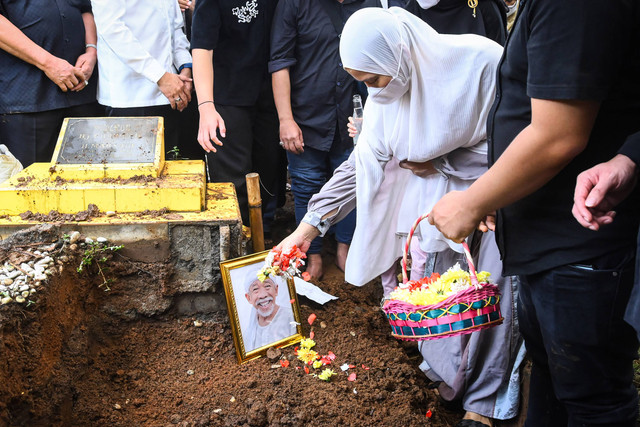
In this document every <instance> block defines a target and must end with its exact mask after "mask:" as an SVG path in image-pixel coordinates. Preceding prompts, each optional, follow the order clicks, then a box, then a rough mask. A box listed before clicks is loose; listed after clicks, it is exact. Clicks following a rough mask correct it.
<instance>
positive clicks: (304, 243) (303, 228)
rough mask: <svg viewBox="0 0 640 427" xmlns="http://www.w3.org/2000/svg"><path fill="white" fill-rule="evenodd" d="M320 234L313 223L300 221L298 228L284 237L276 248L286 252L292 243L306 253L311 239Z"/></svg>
mask: <svg viewBox="0 0 640 427" xmlns="http://www.w3.org/2000/svg"><path fill="white" fill-rule="evenodd" d="M319 235H320V231H318V229H317V228H315V227H314V226H313V225H310V224H307V223H306V222H301V223H300V225H298V228H296V229H295V231H294V232H293V233H291V234H290V235H288V236H287V237H285V238H284V239H283V240H282V241H281V242H280V243H278V245H277V246H276V249H279V250H281V251H283V252H288V251H289V250H290V249H291V248H292V247H293V246H294V245H295V246H297V247H298V249H300V250H301V251H302V252H304V253H306V252H307V251H308V250H309V246H310V245H311V241H312V240H313V239H315V238H316V237H318V236H319Z"/></svg>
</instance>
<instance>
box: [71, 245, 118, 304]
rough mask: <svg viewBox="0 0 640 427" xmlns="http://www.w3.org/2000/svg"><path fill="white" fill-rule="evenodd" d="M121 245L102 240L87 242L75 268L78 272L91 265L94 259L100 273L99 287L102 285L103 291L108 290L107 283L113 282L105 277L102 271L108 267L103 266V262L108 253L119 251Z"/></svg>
mask: <svg viewBox="0 0 640 427" xmlns="http://www.w3.org/2000/svg"><path fill="white" fill-rule="evenodd" d="M123 247H124V245H118V246H116V245H107V244H106V243H102V242H91V243H87V247H86V249H85V250H84V252H83V253H82V260H81V261H80V265H79V266H78V268H77V271H78V273H82V272H83V271H84V270H85V268H86V267H89V266H90V265H93V264H94V261H95V265H96V266H97V268H98V273H100V276H101V277H102V283H101V284H100V287H104V288H105V289H104V290H105V292H108V291H110V290H111V288H110V287H109V283H111V282H113V279H107V277H106V276H105V274H104V272H105V271H107V270H108V268H107V267H105V266H104V264H105V263H106V262H107V260H108V255H109V254H112V253H114V252H116V251H119V250H120V249H122V248H123Z"/></svg>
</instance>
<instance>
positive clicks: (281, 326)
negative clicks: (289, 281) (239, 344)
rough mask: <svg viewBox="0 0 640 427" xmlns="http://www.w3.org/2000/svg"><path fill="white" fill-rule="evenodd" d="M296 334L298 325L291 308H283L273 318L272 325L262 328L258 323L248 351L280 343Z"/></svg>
mask: <svg viewBox="0 0 640 427" xmlns="http://www.w3.org/2000/svg"><path fill="white" fill-rule="evenodd" d="M295 333H296V324H295V322H294V319H293V311H292V310H291V306H288V307H286V306H285V307H283V306H280V309H279V310H278V312H277V313H276V315H275V316H273V319H272V320H271V323H269V324H268V325H265V326H260V325H259V324H257V322H256V331H255V336H254V338H253V342H252V343H249V346H248V349H249V350H248V351H251V350H255V349H256V348H260V347H263V346H265V345H267V344H272V343H274V342H277V341H280V340H282V339H285V338H287V337H290V336H291V335H294V334H295Z"/></svg>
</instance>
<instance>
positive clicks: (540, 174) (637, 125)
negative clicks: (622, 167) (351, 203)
mask: <svg viewBox="0 0 640 427" xmlns="http://www.w3.org/2000/svg"><path fill="white" fill-rule="evenodd" d="M639 8H640V5H639V4H637V2H635V1H631V0H627V1H622V0H621V1H617V2H601V1H597V0H589V1H585V0H565V1H561V2H558V1H554V0H528V1H522V2H521V3H520V10H519V13H518V17H517V18H516V23H515V25H514V28H513V30H512V33H511V35H510V36H509V40H508V41H507V46H506V49H505V54H504V56H503V59H502V61H501V63H500V66H499V78H498V91H497V94H496V101H495V103H494V106H493V109H492V114H490V116H489V119H488V135H489V161H490V164H492V166H491V168H490V169H489V171H488V172H487V173H485V174H484V175H483V176H482V177H480V178H479V179H478V180H477V181H476V182H475V183H474V184H473V185H472V186H471V187H470V188H469V189H468V190H466V191H464V192H459V193H449V194H447V195H446V196H444V197H443V198H442V199H441V200H440V202H438V204H437V205H436V206H435V207H434V209H433V210H432V212H431V215H430V217H429V220H430V222H432V223H435V224H436V225H437V227H438V228H439V229H440V230H441V231H442V232H443V233H444V234H445V235H446V236H448V237H449V238H452V239H454V240H456V241H460V240H461V239H462V238H464V236H467V235H468V234H469V233H470V232H471V231H472V230H473V229H474V228H475V227H476V226H477V225H478V224H479V223H480V222H481V221H482V220H483V218H485V216H486V215H487V214H489V213H490V212H492V211H494V210H497V209H499V211H498V215H497V218H496V219H497V224H496V237H497V242H498V246H499V247H500V250H501V254H502V256H503V261H504V267H505V274H519V275H520V276H521V281H522V282H521V288H520V301H519V304H518V311H519V321H520V322H519V325H520V330H521V333H522V334H523V336H524V337H525V344H526V347H527V352H528V353H529V354H530V355H531V357H532V360H533V368H532V372H531V386H530V395H529V408H528V415H527V424H526V425H528V426H552V425H563V426H565V425H616V426H635V425H636V418H637V413H638V393H637V390H636V389H635V387H634V385H633V367H632V362H633V360H634V359H635V358H636V357H637V349H638V340H637V337H636V336H635V333H634V331H633V328H631V326H630V325H629V324H627V323H626V322H624V321H623V314H624V310H625V307H626V304H627V301H628V299H629V293H630V291H631V287H632V284H633V261H634V255H635V251H636V244H637V242H636V235H635V233H634V232H630V230H637V229H638V219H639V217H638V213H637V211H635V210H634V209H636V208H637V206H639V205H640V204H638V200H637V198H634V197H632V198H630V199H627V200H626V201H625V203H624V204H621V205H620V206H619V207H618V211H617V215H616V220H615V221H614V222H612V223H611V224H609V225H608V226H607V227H602V228H601V229H600V230H599V232H598V233H593V232H592V231H590V230H587V229H585V228H583V227H581V226H580V225H579V224H578V223H577V222H576V221H575V220H574V218H573V217H572V215H571V208H572V199H573V197H572V196H573V193H574V185H575V180H576V177H577V175H578V174H579V173H580V172H581V171H583V170H585V169H588V168H590V167H591V166H593V165H595V164H597V163H600V162H602V161H606V160H608V159H610V158H611V157H612V156H613V155H615V153H616V152H617V150H618V149H619V148H620V147H621V146H622V145H623V143H624V142H625V141H626V139H627V138H628V136H629V135H631V134H634V133H636V132H638V131H639V130H640V122H639V121H638V117H639V116H640V82H638V79H637V75H638V73H640V60H639V59H640V58H638V54H639V53H640V52H639V51H638V49H637V46H638V42H639V41H640V34H639V31H640V27H639V26H638V23H639V22H640V10H639Z"/></svg>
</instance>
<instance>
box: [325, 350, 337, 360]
mask: <svg viewBox="0 0 640 427" xmlns="http://www.w3.org/2000/svg"><path fill="white" fill-rule="evenodd" d="M327 358H328V359H329V360H331V361H334V360H335V359H336V355H335V354H333V351H330V352H329V353H328V354H327Z"/></svg>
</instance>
